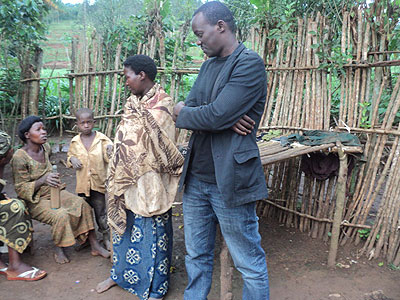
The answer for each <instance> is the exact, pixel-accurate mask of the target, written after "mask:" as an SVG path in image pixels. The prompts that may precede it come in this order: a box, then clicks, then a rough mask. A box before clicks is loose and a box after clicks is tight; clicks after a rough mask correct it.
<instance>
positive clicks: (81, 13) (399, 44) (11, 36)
mask: <svg viewBox="0 0 400 300" xmlns="http://www.w3.org/2000/svg"><path fill="white" fill-rule="evenodd" d="M223 2H225V3H226V4H227V6H229V7H230V9H231V10H232V11H233V13H234V14H235V16H236V19H237V25H238V32H237V35H238V39H239V40H241V41H243V42H245V43H246V44H247V45H249V41H250V38H251V36H250V29H251V28H252V27H255V28H256V29H257V31H258V32H263V33H264V34H265V35H267V37H268V40H267V43H270V44H274V43H276V42H277V41H278V40H280V41H283V42H287V41H292V40H293V41H294V42H296V38H297V37H296V30H297V26H298V24H297V18H298V17H300V18H303V17H306V16H310V17H313V16H316V15H317V14H321V15H324V16H327V17H328V18H329V23H330V24H329V25H330V27H331V28H332V31H333V32H334V34H333V35H332V38H330V39H322V38H320V39H319V40H322V41H323V42H321V44H318V43H315V44H313V45H312V46H311V47H312V48H313V49H314V50H318V49H331V51H322V50H320V51H319V52H318V55H319V57H320V60H321V61H324V63H322V64H321V66H320V68H322V69H325V70H327V72H328V74H329V77H330V80H331V82H332V92H331V95H332V110H331V113H332V115H333V117H337V116H338V114H339V103H340V96H341V95H340V86H341V81H340V76H341V75H342V73H341V72H342V71H343V65H344V64H346V63H347V62H348V59H350V58H352V55H351V54H350V53H342V51H341V48H340V43H341V26H342V19H341V18H342V15H341V14H342V10H343V9H346V10H347V11H350V12H351V14H352V18H355V17H356V15H355V11H356V8H357V7H364V8H365V10H364V12H365V14H366V15H367V16H368V18H370V19H371V20H373V19H374V17H375V15H376V14H377V10H378V9H383V10H384V11H385V12H386V13H385V14H384V16H385V17H384V19H382V20H380V22H382V24H381V26H382V28H385V29H390V30H388V32H390V36H389V37H388V50H389V51H390V50H393V51H394V50H398V49H400V26H399V23H398V21H397V22H396V20H398V19H399V16H400V8H399V7H400V6H399V4H400V0H389V1H379V2H377V3H378V4H377V5H376V6H373V5H372V4H370V6H369V7H367V5H366V4H365V3H363V2H360V3H359V2H357V1H350V0H330V1H327V0H324V1H318V0H283V1H271V0H245V1H243V0H225V1H223ZM201 3H202V1H199V0H163V1H161V0H97V1H95V2H94V4H92V5H89V3H88V1H86V0H85V1H84V3H83V4H76V5H70V4H64V3H62V2H61V0H18V1H15V0H1V7H0V40H1V41H2V44H1V48H0V78H1V79H0V102H1V103H0V115H1V116H17V115H21V114H22V115H26V114H29V113H39V114H42V113H43V110H44V111H45V114H46V116H54V115H56V114H58V113H59V109H58V88H57V80H53V81H51V82H49V83H48V84H47V82H46V81H42V82H41V83H40V87H41V89H40V97H39V99H40V100H39V102H38V103H36V106H37V108H36V110H35V107H34V106H35V105H33V106H32V107H28V104H29V103H31V102H32V101H31V100H30V98H29V97H30V95H32V92H29V91H28V92H27V91H24V89H23V88H22V85H21V84H20V83H19V80H20V79H22V78H30V77H32V76H33V75H34V74H32V69H33V73H34V71H35V68H38V69H40V62H39V58H40V55H41V49H43V61H42V63H43V68H44V70H43V71H42V72H41V74H40V76H42V77H47V76H49V75H50V74H51V71H50V70H51V69H53V68H56V69H58V68H62V70H59V71H57V72H54V73H53V74H52V75H53V76H54V75H56V74H61V75H63V74H65V73H68V72H69V71H68V68H70V55H71V41H72V39H74V38H78V37H79V38H81V37H82V36H83V35H86V37H88V40H90V37H91V36H92V34H94V32H96V34H97V35H98V36H99V39H98V40H99V41H101V42H102V46H103V47H102V49H103V60H104V61H103V62H102V68H103V69H113V68H114V57H115V53H116V48H117V45H118V44H121V46H122V51H121V53H122V54H121V61H122V60H123V59H124V58H125V57H126V56H129V55H132V54H136V53H137V52H138V50H139V49H138V47H139V46H140V45H142V46H143V47H148V48H149V49H150V48H151V47H150V45H149V37H150V36H154V35H155V36H156V37H157V39H156V44H155V45H154V49H159V48H160V45H161V44H160V41H161V40H162V41H163V44H164V45H165V53H163V52H161V51H158V50H154V52H153V54H154V59H155V60H156V62H157V64H158V65H159V66H164V67H165V68H166V70H167V73H166V74H167V76H166V77H167V78H166V89H167V91H169V89H170V81H171V80H170V79H171V76H172V72H168V70H171V69H172V67H173V65H174V66H175V67H193V66H199V61H201V60H202V58H203V54H202V52H201V50H200V49H199V48H198V47H197V46H196V45H195V41H196V38H195V36H194V35H193V33H192V32H191V29H190V20H191V17H192V13H193V12H194V10H195V9H196V8H197V7H198V6H199V5H200V4H201ZM318 34H325V31H324V30H319V31H318V32H315V35H316V36H317V35H318ZM257 43H259V42H257ZM162 48H163V49H164V47H162ZM271 49H274V48H273V47H272V48H271ZM149 51H152V50H151V49H150V50H149ZM398 56H399V54H392V55H391V57H390V58H391V59H398ZM264 58H265V59H266V61H268V59H267V57H266V52H265V53H264ZM386 70H387V71H389V73H388V74H385V76H387V78H388V81H389V83H388V89H385V90H384V93H383V95H382V99H383V101H381V104H380V107H379V113H380V116H383V114H384V112H385V111H386V108H387V104H388V102H389V100H390V95H391V91H392V89H393V86H394V84H395V80H396V78H397V76H398V74H399V73H400V68H399V67H390V68H386ZM36 75H37V74H36ZM372 76H375V73H374V71H372ZM182 78H183V81H182V84H181V86H180V89H181V91H183V93H182V92H181V93H179V97H180V98H179V99H178V100H183V99H184V97H185V95H187V93H188V91H189V89H190V86H191V85H192V84H193V82H194V80H195V78H196V75H184V76H183V77H182ZM107 84H108V83H107ZM32 85H34V84H32ZM60 85H61V86H60V90H61V98H62V99H63V100H62V111H65V112H66V113H68V109H69V107H68V101H67V99H68V98H69V94H68V80H65V79H61V80H60ZM45 87H47V88H46V99H45V100H46V101H44V102H43V99H42V97H43V93H44V88H45ZM175 88H176V87H175ZM370 89H371V90H372V89H373V87H372V86H371V87H370ZM95 92H96V93H97V91H95ZM370 95H372V93H370ZM370 97H371V96H370ZM109 101H110V100H109V99H106V103H105V104H106V106H108V105H110V103H109ZM21 104H22V105H21ZM371 106H372V105H371V103H370V99H361V101H360V109H361V111H362V121H361V125H360V126H361V127H363V128H370V126H371V122H370V114H371V110H372V107H371ZM37 109H38V110H37ZM399 120H400V112H398V113H397V115H396V122H397V123H398V122H399ZM54 125H55V126H58V125H57V124H54Z"/></svg>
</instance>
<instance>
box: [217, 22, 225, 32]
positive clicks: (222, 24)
mask: <svg viewBox="0 0 400 300" xmlns="http://www.w3.org/2000/svg"><path fill="white" fill-rule="evenodd" d="M226 27H227V24H226V23H225V21H224V20H218V22H217V30H218V31H219V32H220V33H223V32H225V30H226Z"/></svg>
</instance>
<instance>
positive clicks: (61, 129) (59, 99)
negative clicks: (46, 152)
mask: <svg viewBox="0 0 400 300" xmlns="http://www.w3.org/2000/svg"><path fill="white" fill-rule="evenodd" d="M57 91H58V105H59V109H60V137H62V135H63V114H62V101H61V88H60V79H57Z"/></svg>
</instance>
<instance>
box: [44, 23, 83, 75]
mask: <svg viewBox="0 0 400 300" xmlns="http://www.w3.org/2000/svg"><path fill="white" fill-rule="evenodd" d="M78 32H79V25H77V24H76V23H75V21H61V22H59V23H52V24H50V26H49V32H48V34H47V36H46V38H47V40H46V41H44V42H43V43H42V49H43V64H44V68H45V69H46V68H47V69H52V68H53V67H54V64H55V65H56V68H57V69H60V68H61V69H66V68H69V67H70V59H69V56H70V55H71V40H72V37H73V36H76V35H77V34H78Z"/></svg>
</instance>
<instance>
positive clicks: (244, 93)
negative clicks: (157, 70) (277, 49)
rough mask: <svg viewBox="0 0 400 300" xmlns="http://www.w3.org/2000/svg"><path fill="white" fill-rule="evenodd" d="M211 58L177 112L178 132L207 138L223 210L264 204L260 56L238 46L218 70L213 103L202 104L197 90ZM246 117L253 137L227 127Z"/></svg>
mask: <svg viewBox="0 0 400 300" xmlns="http://www.w3.org/2000/svg"><path fill="white" fill-rule="evenodd" d="M213 59H215V58H211V59H209V60H207V61H205V62H204V63H203V65H202V66H201V69H200V72H199V75H198V77H197V79H196V82H195V84H194V85H193V87H192V89H191V91H190V94H189V96H188V98H187V99H186V102H185V104H186V106H185V107H183V108H182V110H181V111H180V113H179V116H178V118H177V121H176V127H178V128H186V129H190V130H194V131H196V130H197V131H206V132H207V133H209V134H211V151H212V157H213V159H214V167H215V178H216V181H217V185H218V189H219V191H220V192H221V194H222V196H223V199H224V201H225V204H226V206H228V207H234V206H238V205H241V204H245V203H248V202H252V201H256V200H260V199H264V198H266V197H267V195H268V192H267V186H266V183H265V177H264V172H263V168H262V165H261V160H260V153H259V150H258V146H257V144H256V131H257V128H258V125H259V123H260V119H261V116H262V114H263V111H264V105H265V99H266V94H267V78H266V72H265V67H264V62H263V60H262V59H261V58H260V56H259V55H258V54H257V53H255V52H254V51H251V50H249V49H247V48H245V47H244V45H243V44H239V46H238V47H237V48H236V49H235V51H234V52H233V53H232V54H231V55H230V56H229V58H228V59H227V61H226V62H225V64H224V66H223V68H222V69H221V71H220V73H219V75H218V77H217V79H216V82H215V85H214V87H213V90H212V93H211V99H202V95H204V93H203V91H202V89H200V88H199V86H201V85H202V84H201V83H202V82H201V81H202V80H205V79H204V78H206V76H207V65H208V64H209V63H210V61H212V60H213ZM208 103H209V104H208ZM245 114H247V115H248V116H249V117H250V118H252V119H253V120H254V121H255V122H256V125H255V128H254V130H253V131H252V133H251V134H248V135H246V136H242V135H239V134H237V133H235V132H234V131H233V130H232V129H230V128H231V127H232V126H233V125H234V124H235V123H236V122H237V121H238V120H239V119H240V118H241V117H243V116H244V115H245ZM193 139H194V135H192V136H191V138H190V141H189V145H188V152H187V155H186V159H185V164H184V168H183V173H182V176H181V180H180V188H182V186H183V184H184V182H185V177H186V174H187V171H188V165H189V161H190V152H191V147H192V145H193ZM210 163H211V162H210Z"/></svg>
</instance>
